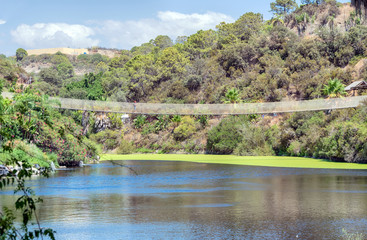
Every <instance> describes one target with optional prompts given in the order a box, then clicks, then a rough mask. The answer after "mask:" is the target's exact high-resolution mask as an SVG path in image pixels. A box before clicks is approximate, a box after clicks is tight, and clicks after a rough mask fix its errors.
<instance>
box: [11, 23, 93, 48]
mask: <svg viewBox="0 0 367 240" xmlns="http://www.w3.org/2000/svg"><path fill="white" fill-rule="evenodd" d="M11 35H12V37H13V39H14V41H15V42H17V43H18V44H20V45H21V46H22V47H25V48H52V47H73V48H82V47H91V46H95V45H98V43H99V41H98V40H96V39H93V38H91V36H93V35H94V30H93V29H92V28H89V27H87V26H84V25H77V24H74V25H71V24H66V23H37V24H34V25H26V24H22V25H19V26H18V27H17V28H16V29H15V30H13V31H11Z"/></svg>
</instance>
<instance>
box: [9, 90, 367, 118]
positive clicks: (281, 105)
mask: <svg viewBox="0 0 367 240" xmlns="http://www.w3.org/2000/svg"><path fill="white" fill-rule="evenodd" d="M2 95H3V96H4V97H9V98H11V97H12V95H13V94H12V93H9V92H3V93H2ZM50 99H58V100H59V101H60V103H61V107H60V108H62V109H73V110H84V111H94V112H116V113H134V114H153V115H156V114H167V115H241V114H243V115H244V114H268V113H284V112H303V111H320V110H330V109H343V108H354V107H357V106H359V105H360V104H361V103H362V102H363V101H365V100H366V99H367V96H358V97H345V98H332V99H317V100H307V101H286V102H266V103H242V104H164V103H136V104H134V103H126V102H104V101H90V100H79V99H69V98H50ZM55 107H58V106H55Z"/></svg>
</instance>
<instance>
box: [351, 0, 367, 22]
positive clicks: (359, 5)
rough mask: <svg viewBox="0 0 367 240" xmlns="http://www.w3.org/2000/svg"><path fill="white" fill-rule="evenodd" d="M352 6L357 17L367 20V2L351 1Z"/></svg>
mask: <svg viewBox="0 0 367 240" xmlns="http://www.w3.org/2000/svg"><path fill="white" fill-rule="evenodd" d="M351 4H352V6H353V7H355V9H356V13H357V15H360V16H361V18H362V17H363V18H364V19H366V12H367V0H351Z"/></svg>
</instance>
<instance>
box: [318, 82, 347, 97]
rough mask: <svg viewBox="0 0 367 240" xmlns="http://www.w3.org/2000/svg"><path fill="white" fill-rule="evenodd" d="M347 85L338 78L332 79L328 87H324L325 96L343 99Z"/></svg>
mask: <svg viewBox="0 0 367 240" xmlns="http://www.w3.org/2000/svg"><path fill="white" fill-rule="evenodd" d="M344 88H345V85H344V84H343V83H341V81H340V80H339V79H337V78H335V79H330V80H329V82H328V84H327V85H324V89H323V94H324V95H325V96H328V97H331V98H333V97H341V96H343V95H346V92H345V90H344Z"/></svg>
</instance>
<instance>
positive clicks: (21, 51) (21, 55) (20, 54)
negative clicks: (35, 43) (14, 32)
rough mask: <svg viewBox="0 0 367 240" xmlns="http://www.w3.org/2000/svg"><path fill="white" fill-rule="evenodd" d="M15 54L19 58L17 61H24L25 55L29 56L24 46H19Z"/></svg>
mask: <svg viewBox="0 0 367 240" xmlns="http://www.w3.org/2000/svg"><path fill="white" fill-rule="evenodd" d="M15 56H16V58H17V61H18V62H19V61H22V60H23V58H24V57H26V56H28V53H27V51H26V50H24V49H23V48H18V49H17V51H16V53H15Z"/></svg>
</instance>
